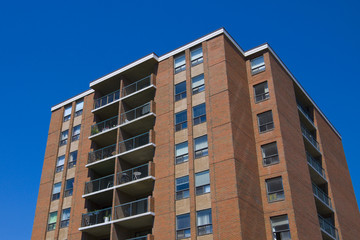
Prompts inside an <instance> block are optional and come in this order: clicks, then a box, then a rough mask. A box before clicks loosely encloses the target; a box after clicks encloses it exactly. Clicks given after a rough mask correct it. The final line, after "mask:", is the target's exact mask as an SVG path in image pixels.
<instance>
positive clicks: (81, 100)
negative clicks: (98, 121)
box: [74, 98, 84, 117]
mask: <svg viewBox="0 0 360 240" xmlns="http://www.w3.org/2000/svg"><path fill="white" fill-rule="evenodd" d="M81 102H82V107H81V109H79V110H77V107H78V104H79V103H81ZM83 109H84V99H83V98H82V99H80V100H77V101H76V103H75V114H74V115H75V117H78V116H80V115H82V113H83Z"/></svg>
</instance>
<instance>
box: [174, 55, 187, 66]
mask: <svg viewBox="0 0 360 240" xmlns="http://www.w3.org/2000/svg"><path fill="white" fill-rule="evenodd" d="M174 61H175V68H177V67H179V66H182V65H184V64H185V54H182V55H180V56H177V57H176V58H175V60H174Z"/></svg>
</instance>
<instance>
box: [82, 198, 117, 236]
mask: <svg viewBox="0 0 360 240" xmlns="http://www.w3.org/2000/svg"><path fill="white" fill-rule="evenodd" d="M87 204H88V205H91V207H89V208H88V209H91V210H89V211H88V212H87V213H85V214H83V215H82V218H81V227H80V228H79V230H80V231H83V232H86V233H89V234H90V235H92V236H96V237H100V236H101V237H102V236H107V235H110V225H111V220H112V210H113V208H112V207H103V206H100V205H95V204H93V203H91V202H89V201H88V202H87ZM96 206H99V208H100V209H99V208H97V207H96Z"/></svg>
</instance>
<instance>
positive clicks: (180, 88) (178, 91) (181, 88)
mask: <svg viewBox="0 0 360 240" xmlns="http://www.w3.org/2000/svg"><path fill="white" fill-rule="evenodd" d="M183 98H186V82H185V81H184V82H181V83H178V84H176V85H175V101H179V100H181V99H183Z"/></svg>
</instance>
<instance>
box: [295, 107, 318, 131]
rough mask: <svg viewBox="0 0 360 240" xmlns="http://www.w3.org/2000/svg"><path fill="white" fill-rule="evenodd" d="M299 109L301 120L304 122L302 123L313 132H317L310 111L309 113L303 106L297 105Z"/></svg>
mask: <svg viewBox="0 0 360 240" xmlns="http://www.w3.org/2000/svg"><path fill="white" fill-rule="evenodd" d="M297 108H298V110H299V112H300V113H301V114H300V119H301V120H302V121H301V122H302V123H303V124H305V125H306V126H307V127H308V128H311V129H312V130H316V127H315V124H314V119H313V117H311V114H310V112H309V111H307V110H306V109H305V108H304V107H303V106H302V105H301V104H299V103H298V104H297Z"/></svg>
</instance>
